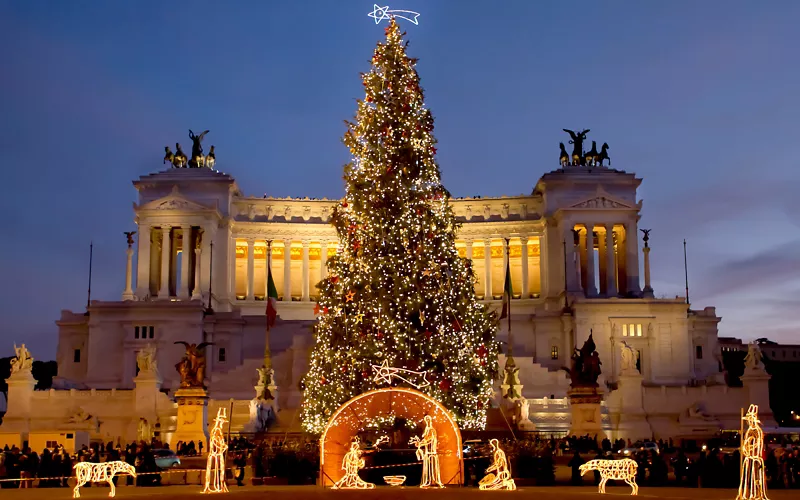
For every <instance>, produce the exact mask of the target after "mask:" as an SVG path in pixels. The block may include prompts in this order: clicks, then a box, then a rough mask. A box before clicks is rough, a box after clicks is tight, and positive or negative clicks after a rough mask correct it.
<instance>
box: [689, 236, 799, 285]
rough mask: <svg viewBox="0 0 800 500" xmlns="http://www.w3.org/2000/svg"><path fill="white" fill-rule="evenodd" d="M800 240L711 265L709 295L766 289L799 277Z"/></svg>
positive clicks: (707, 274)
mask: <svg viewBox="0 0 800 500" xmlns="http://www.w3.org/2000/svg"><path fill="white" fill-rule="evenodd" d="M798 248H800V240H794V241H790V242H788V243H783V244H780V245H777V246H774V247H771V248H768V249H766V250H763V251H760V252H757V253H754V254H752V255H749V256H747V257H744V258H737V259H731V260H728V261H726V262H722V263H719V264H716V265H711V266H709V267H708V270H707V271H706V272H705V277H704V279H703V283H705V285H703V288H705V289H706V293H701V295H703V296H705V297H706V298H709V297H717V296H721V295H725V294H730V293H739V292H741V291H742V290H748V289H749V290H762V291H763V290H766V289H767V288H766V287H767V286H774V287H781V286H786V285H791V284H794V285H796V284H797V282H796V281H793V280H798V281H800V251H798Z"/></svg>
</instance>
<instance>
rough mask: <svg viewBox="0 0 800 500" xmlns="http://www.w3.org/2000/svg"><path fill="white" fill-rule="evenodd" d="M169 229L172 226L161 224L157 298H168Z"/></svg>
mask: <svg viewBox="0 0 800 500" xmlns="http://www.w3.org/2000/svg"><path fill="white" fill-rule="evenodd" d="M170 229H172V228H171V227H169V226H161V288H160V289H159V291H158V298H159V299H169V263H170V261H171V259H170V257H171V255H170V249H171V245H170V243H171V241H170V237H169V232H170Z"/></svg>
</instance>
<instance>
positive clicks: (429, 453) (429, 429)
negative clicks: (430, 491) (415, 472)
mask: <svg viewBox="0 0 800 500" xmlns="http://www.w3.org/2000/svg"><path fill="white" fill-rule="evenodd" d="M424 421H425V430H424V431H422V438H419V437H417V436H414V437H413V438H411V441H409V444H413V445H415V446H416V447H417V460H421V461H422V482H421V483H420V485H419V486H420V488H430V487H431V486H435V487H437V488H444V485H443V484H442V478H441V476H440V474H439V452H438V448H439V438H438V437H437V436H436V429H434V428H433V425H432V424H433V419H432V418H431V416H430V415H425V418H424Z"/></svg>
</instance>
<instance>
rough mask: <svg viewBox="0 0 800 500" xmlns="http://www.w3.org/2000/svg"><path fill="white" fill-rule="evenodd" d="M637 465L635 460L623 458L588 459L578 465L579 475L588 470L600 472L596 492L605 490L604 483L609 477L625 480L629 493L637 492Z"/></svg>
mask: <svg viewBox="0 0 800 500" xmlns="http://www.w3.org/2000/svg"><path fill="white" fill-rule="evenodd" d="M638 469H639V466H638V465H637V464H636V461H635V460H631V459H630V458H623V459H622V460H603V459H597V460H589V461H588V462H586V463H585V464H583V465H581V466H580V471H581V476H582V475H584V474H586V473H587V472H589V471H593V470H596V471H598V472H600V484H599V485H598V487H597V492H598V493H605V492H606V483H607V482H608V480H609V479H612V480H614V481H625V482H626V483H628V484H629V485H630V487H631V495H638V494H639V485H637V484H636V471H637V470H638Z"/></svg>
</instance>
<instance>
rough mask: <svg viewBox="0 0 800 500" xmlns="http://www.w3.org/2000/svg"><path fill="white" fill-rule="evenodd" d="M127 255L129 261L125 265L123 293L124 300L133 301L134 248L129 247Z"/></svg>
mask: <svg viewBox="0 0 800 500" xmlns="http://www.w3.org/2000/svg"><path fill="white" fill-rule="evenodd" d="M126 253H127V255H128V259H127V262H126V263H125V291H124V292H122V300H133V283H132V281H133V246H131V245H128V250H127V251H126Z"/></svg>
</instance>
